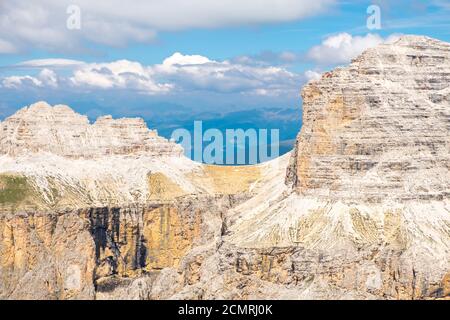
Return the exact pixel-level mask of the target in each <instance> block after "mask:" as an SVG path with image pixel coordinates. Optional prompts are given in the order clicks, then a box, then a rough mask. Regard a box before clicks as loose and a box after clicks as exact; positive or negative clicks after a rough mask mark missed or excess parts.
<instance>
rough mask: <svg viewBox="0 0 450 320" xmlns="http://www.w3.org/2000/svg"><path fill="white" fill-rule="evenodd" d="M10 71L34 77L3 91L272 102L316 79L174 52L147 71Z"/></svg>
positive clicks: (55, 66)
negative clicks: (227, 96)
mask: <svg viewBox="0 0 450 320" xmlns="http://www.w3.org/2000/svg"><path fill="white" fill-rule="evenodd" d="M15 68H21V69H24V68H29V69H30V70H29V71H34V73H32V72H30V73H29V74H26V75H12V76H7V77H4V78H2V79H1V80H0V84H1V86H2V87H3V88H6V89H16V90H18V89H26V88H30V87H36V88H46V87H48V88H53V89H56V88H59V89H65V90H84V91H86V90H87V91H89V90H91V91H101V90H110V89H115V90H130V91H133V92H137V93H139V94H145V95H165V94H178V93H180V92H185V93H186V92H195V91H199V92H201V91H209V92H217V93H235V94H246V95H272V96H276V95H283V94H288V93H290V92H292V91H293V90H295V91H297V90H298V89H299V86H300V85H301V83H303V82H305V81H306V80H308V79H310V78H312V77H316V75H314V74H312V73H311V72H307V73H305V74H297V73H294V72H291V71H288V70H287V69H285V68H282V67H275V66H265V65H264V66H261V65H251V64H244V63H242V62H232V61H229V60H224V61H214V60H211V59H209V58H208V57H205V56H201V55H183V54H181V53H179V52H177V53H174V54H173V55H171V56H170V57H168V58H166V59H165V60H164V61H163V62H162V63H160V64H155V65H149V66H146V65H143V64H141V63H139V62H136V61H129V60H118V61H113V62H105V63H85V62H82V61H76V60H65V59H43V60H30V61H24V62H22V63H19V64H17V65H15V66H12V67H11V69H12V70H15ZM68 70H69V71H70V72H67V71H68ZM36 72H37V73H36ZM311 75H313V76H311Z"/></svg>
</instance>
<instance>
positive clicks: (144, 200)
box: [0, 36, 450, 299]
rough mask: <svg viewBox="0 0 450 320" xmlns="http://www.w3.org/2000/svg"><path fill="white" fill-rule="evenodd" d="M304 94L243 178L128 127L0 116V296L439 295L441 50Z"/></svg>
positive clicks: (385, 59) (444, 291)
mask: <svg viewBox="0 0 450 320" xmlns="http://www.w3.org/2000/svg"><path fill="white" fill-rule="evenodd" d="M302 97H303V126H302V129H301V132H300V133H299V135H298V138H297V142H296V145H295V149H294V150H293V151H292V152H291V153H289V154H287V155H285V156H283V157H280V158H278V159H276V160H273V161H270V162H267V163H264V164H260V165H255V166H243V167H232V166H211V165H203V164H200V163H196V162H193V161H191V160H190V159H188V158H186V157H185V156H184V155H183V150H182V149H181V147H180V146H178V145H176V144H175V143H173V142H171V141H168V140H166V139H164V138H162V137H160V136H158V133H157V132H156V131H154V130H149V129H148V128H147V126H146V124H145V122H144V121H143V120H141V119H113V118H112V117H110V116H106V117H100V118H99V119H97V121H95V122H94V123H92V124H91V123H89V121H88V119H87V118H86V117H85V116H82V115H79V114H77V113H75V112H74V111H73V110H72V109H70V108H69V107H67V106H61V105H58V106H50V105H48V104H47V103H45V102H38V103H36V104H33V105H31V106H29V107H25V108H23V109H21V110H19V111H18V112H17V113H16V114H14V115H13V116H11V117H9V118H7V119H5V120H4V121H3V122H1V123H0V299H449V298H450V44H449V43H445V42H442V41H438V40H435V39H431V38H427V37H422V36H420V37H419V36H403V37H401V38H400V39H398V40H397V41H395V42H392V43H386V44H382V45H379V46H377V47H375V48H372V49H369V50H367V51H366V52H364V53H363V54H362V55H361V56H359V57H358V58H356V59H355V60H353V61H352V63H351V64H350V65H349V66H346V67H341V68H337V69H335V70H333V71H331V72H327V73H325V74H323V75H322V77H321V79H319V80H316V81H312V82H310V83H308V84H307V85H306V86H305V87H304V88H303V90H302ZM299 112H300V111H299Z"/></svg>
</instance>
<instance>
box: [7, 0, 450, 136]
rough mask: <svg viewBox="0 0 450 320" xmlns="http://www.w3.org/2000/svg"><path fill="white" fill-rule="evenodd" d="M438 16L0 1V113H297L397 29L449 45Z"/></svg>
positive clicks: (440, 12) (264, 2)
mask: <svg viewBox="0 0 450 320" xmlns="http://www.w3.org/2000/svg"><path fill="white" fill-rule="evenodd" d="M373 5H375V6H376V7H375V8H379V13H380V15H379V16H376V15H375V16H374V14H376V12H375V11H373V7H371V6H373ZM374 17H375V18H376V20H371V19H372V18H374ZM378 17H379V19H378ZM449 18H450V1H447V0H431V1H418V0H416V1H404V0H399V1H358V0H357V1H345V0H344V1H339V0H314V1H311V0H239V1H238V0H221V1H210V0H189V1H185V0H165V1H161V0H158V1H155V0H146V1H145V0H134V1H132V0H129V1H126V2H125V1H119V0H108V1H106V0H98V1H91V0H70V1H66V0H36V1H32V2H31V1H28V0H15V1H9V0H0V120H1V119H4V118H5V117H7V116H9V115H11V114H13V113H14V112H15V111H17V110H18V109H19V108H21V107H23V106H26V105H29V104H31V103H33V102H36V101H39V100H46V101H48V102H49V103H51V104H67V105H70V106H71V107H72V108H74V109H75V110H76V111H78V112H80V113H83V114H87V115H88V116H89V117H90V119H95V118H96V117H97V116H100V115H104V114H112V115H113V116H115V117H124V116H141V117H144V119H146V120H147V122H149V124H150V126H152V127H155V128H157V129H160V130H162V131H163V132H166V131H167V132H168V130H167V129H168V128H173V127H175V126H177V125H180V124H181V123H186V121H187V120H189V121H190V120H194V119H199V118H200V119H203V118H205V119H206V118H208V119H216V120H217V119H223V121H224V122H225V123H226V124H227V125H228V123H227V121H230V123H229V125H239V124H240V123H239V120H237V119H238V118H239V117H236V116H230V115H236V114H239V112H243V111H245V112H246V113H245V114H246V116H247V117H250V118H251V117H252V112H253V114H254V115H255V119H262V118H261V115H262V114H264V115H268V117H273V112H267V110H269V109H271V108H272V109H273V108H275V109H277V110H284V109H295V110H299V115H300V113H301V98H300V90H301V87H302V86H303V85H304V84H305V83H307V82H308V81H310V80H313V79H317V78H318V77H319V76H320V74H321V73H322V72H324V71H327V70H330V69H332V68H334V67H336V66H338V65H345V64H348V63H349V62H350V61H351V59H353V58H355V57H356V56H358V55H359V54H361V53H362V52H363V51H364V50H365V49H368V48H370V47H373V46H376V45H378V44H381V43H383V42H386V41H394V40H395V39H396V38H397V37H399V36H401V35H402V34H420V35H427V36H430V37H434V38H438V39H441V40H444V41H450V28H449V27H450V19H449ZM368 19H369V22H370V23H369V24H368ZM377 21H379V22H380V24H379V25H376V24H374V22H377ZM277 112H279V111H277ZM281 114H286V113H283V112H282V113H281ZM289 114H290V113H289ZM168 119H169V120H168ZM231 119H232V120H231ZM290 119H291V121H292V124H291V127H290V129H289V130H287V132H289V134H287V135H286V137H285V139H286V140H290V139H292V138H293V137H292V135H293V134H294V133H295V132H297V131H298V127H299V126H300V125H301V118H300V117H292V118H290ZM266 120H267V119H266ZM284 120H286V119H284ZM284 120H283V121H284ZM171 121H172V122H171ZM246 121H248V118H247V119H246ZM273 121H274V123H276V121H279V119H278V118H277V117H274V119H273ZM262 122H263V123H265V124H267V121H262ZM284 124H286V123H284ZM258 125H259V124H258V123H256V124H255V126H258ZM288 127H289V126H288Z"/></svg>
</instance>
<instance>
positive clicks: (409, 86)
mask: <svg viewBox="0 0 450 320" xmlns="http://www.w3.org/2000/svg"><path fill="white" fill-rule="evenodd" d="M449 84H450V45H449V44H448V43H443V42H440V41H437V40H434V39H430V38H425V37H414V36H409V37H403V38H401V39H400V40H399V41H397V42H396V43H394V44H385V45H381V46H378V47H376V48H373V49H369V50H367V51H366V52H365V53H364V54H362V55H361V56H360V57H359V58H357V59H355V60H354V61H353V62H352V63H351V65H350V66H348V67H345V68H338V69H336V70H334V71H332V72H328V73H326V74H324V75H323V76H322V79H321V80H320V81H316V82H312V83H310V84H308V85H307V86H306V87H305V88H304V89H303V92H302V96H303V103H304V107H303V108H304V113H303V117H304V119H303V120H304V121H303V122H304V125H303V127H302V131H301V133H300V134H299V136H298V140H297V148H296V155H295V160H294V161H295V162H294V163H295V164H294V167H293V168H292V172H291V175H290V182H292V183H293V184H294V187H295V188H296V190H297V192H299V193H301V194H305V195H313V196H315V197H326V198H334V199H362V200H369V201H376V202H379V201H381V200H386V199H394V200H399V201H402V200H431V199H435V200H442V199H443V198H448V197H449V195H450V183H449V181H450V173H449V168H450V158H449V150H450V135H449V130H450V108H449V105H450V85H449ZM425 177H426V178H425Z"/></svg>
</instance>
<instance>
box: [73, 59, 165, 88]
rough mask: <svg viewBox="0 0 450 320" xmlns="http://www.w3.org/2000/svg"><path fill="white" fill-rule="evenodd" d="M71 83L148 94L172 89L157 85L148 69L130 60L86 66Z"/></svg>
mask: <svg viewBox="0 0 450 320" xmlns="http://www.w3.org/2000/svg"><path fill="white" fill-rule="evenodd" d="M70 81H71V82H72V84H73V85H75V86H87V87H94V88H101V89H112V88H120V89H133V90H138V91H142V92H143V93H147V94H156V93H165V92H168V91H169V90H170V89H171V87H172V85H170V84H161V83H156V82H155V81H154V80H153V78H152V72H151V71H150V70H149V69H148V68H146V67H144V66H142V65H141V64H140V63H138V62H132V61H128V60H118V61H115V62H111V63H91V64H86V65H84V66H82V67H81V68H78V69H77V70H75V72H74V74H73V76H72V77H71V78H70Z"/></svg>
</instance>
